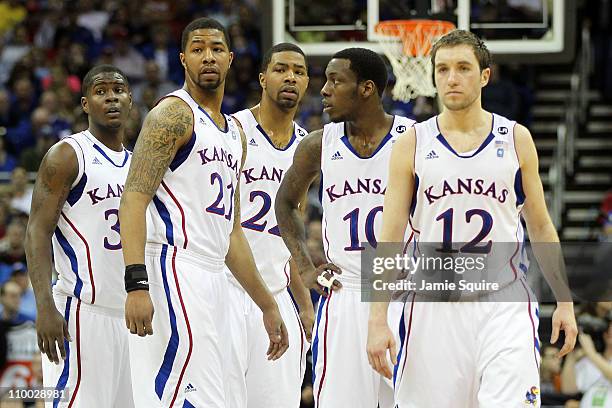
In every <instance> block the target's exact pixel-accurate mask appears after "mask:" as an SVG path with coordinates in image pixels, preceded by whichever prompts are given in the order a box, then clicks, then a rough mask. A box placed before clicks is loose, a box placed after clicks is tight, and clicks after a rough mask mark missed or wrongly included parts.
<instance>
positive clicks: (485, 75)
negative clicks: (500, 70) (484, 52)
mask: <svg viewBox="0 0 612 408" xmlns="http://www.w3.org/2000/svg"><path fill="white" fill-rule="evenodd" d="M490 77H491V68H485V69H483V70H482V72H481V73H480V87H481V88H484V87H485V86H487V84H488V83H489V78H490Z"/></svg>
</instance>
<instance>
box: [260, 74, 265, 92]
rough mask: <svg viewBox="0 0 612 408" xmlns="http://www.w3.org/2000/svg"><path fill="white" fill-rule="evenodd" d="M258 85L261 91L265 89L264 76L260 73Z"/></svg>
mask: <svg viewBox="0 0 612 408" xmlns="http://www.w3.org/2000/svg"><path fill="white" fill-rule="evenodd" d="M259 85H261V89H266V76H265V75H264V74H263V73H262V72H260V73H259Z"/></svg>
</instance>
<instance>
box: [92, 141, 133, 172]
mask: <svg viewBox="0 0 612 408" xmlns="http://www.w3.org/2000/svg"><path fill="white" fill-rule="evenodd" d="M93 147H94V149H96V150H97V151H98V153H100V154H101V155H102V156H104V158H105V159H106V160H108V161H109V162H110V164H112V165H113V166H115V167H119V168H121V167H123V166H125V163H127V161H128V159H129V158H130V153H129V152H128V151H127V150H125V149H123V152H124V153H125V156H124V157H123V163H121V164H115V162H114V161H113V160H112V159H111V158H110V157H108V155H107V154H106V152H105V151H104V150H103V149H102V148H101V147H100V146H98V145H97V144H95V143H94V145H93Z"/></svg>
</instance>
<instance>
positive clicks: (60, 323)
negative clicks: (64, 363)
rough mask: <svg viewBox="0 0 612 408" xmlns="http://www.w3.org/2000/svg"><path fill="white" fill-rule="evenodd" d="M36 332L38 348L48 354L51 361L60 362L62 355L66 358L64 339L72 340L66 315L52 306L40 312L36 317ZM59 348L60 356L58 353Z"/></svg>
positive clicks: (63, 358)
mask: <svg viewBox="0 0 612 408" xmlns="http://www.w3.org/2000/svg"><path fill="white" fill-rule="evenodd" d="M36 333H37V337H38V348H39V349H40V351H41V352H42V353H43V354H46V355H47V358H48V359H49V361H51V362H52V363H55V364H59V362H60V357H61V359H62V360H65V359H66V348H65V347H64V339H66V340H67V341H72V339H71V338H70V334H69V333H68V323H66V320H65V319H64V316H62V315H61V314H60V312H58V311H57V309H56V308H55V307H53V306H52V307H50V308H48V309H47V310H45V311H44V312H40V311H39V314H38V319H36ZM58 348H59V351H60V357H58V355H57V349H58Z"/></svg>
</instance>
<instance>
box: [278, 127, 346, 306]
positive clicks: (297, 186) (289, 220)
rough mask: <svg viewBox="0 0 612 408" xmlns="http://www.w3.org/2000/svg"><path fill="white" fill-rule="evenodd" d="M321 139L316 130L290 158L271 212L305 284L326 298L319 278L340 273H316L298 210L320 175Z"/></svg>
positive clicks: (326, 266) (299, 145) (324, 268)
mask: <svg viewBox="0 0 612 408" xmlns="http://www.w3.org/2000/svg"><path fill="white" fill-rule="evenodd" d="M322 138H323V131H322V130H316V131H314V132H312V133H310V134H309V135H308V136H306V137H305V138H304V139H303V140H302V141H301V142H300V143H299V144H298V147H297V150H296V151H295V154H294V155H293V164H292V165H291V167H290V168H289V170H287V173H286V174H285V177H284V178H283V181H282V183H281V185H280V187H279V189H278V193H277V195H276V203H275V205H274V210H275V211H276V220H277V221H278V227H279V228H280V233H281V236H282V237H283V241H285V245H287V248H288V249H289V252H291V258H292V259H293V260H294V261H295V264H296V265H297V267H298V270H299V273H300V276H301V277H302V280H303V282H304V284H305V285H306V286H307V287H309V288H312V289H316V290H317V291H318V292H319V293H320V294H321V295H323V296H325V293H324V292H323V291H322V287H321V286H320V285H319V284H318V283H317V280H316V279H317V276H318V274H319V273H320V272H321V271H323V270H326V269H331V270H333V271H334V272H337V273H339V272H340V269H338V268H337V267H336V266H335V265H333V264H324V265H321V266H320V267H319V268H316V269H315V266H314V265H313V263H312V259H310V255H309V254H308V247H307V245H306V233H305V230H304V222H303V220H302V217H301V216H300V208H299V207H300V201H301V200H302V198H303V197H304V196H305V195H306V193H307V192H308V187H309V186H310V184H311V183H312V182H313V180H314V179H315V178H316V177H317V176H318V175H319V173H320V172H321V141H322ZM339 287H340V282H338V281H336V282H334V288H335V289H337V288H339Z"/></svg>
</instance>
